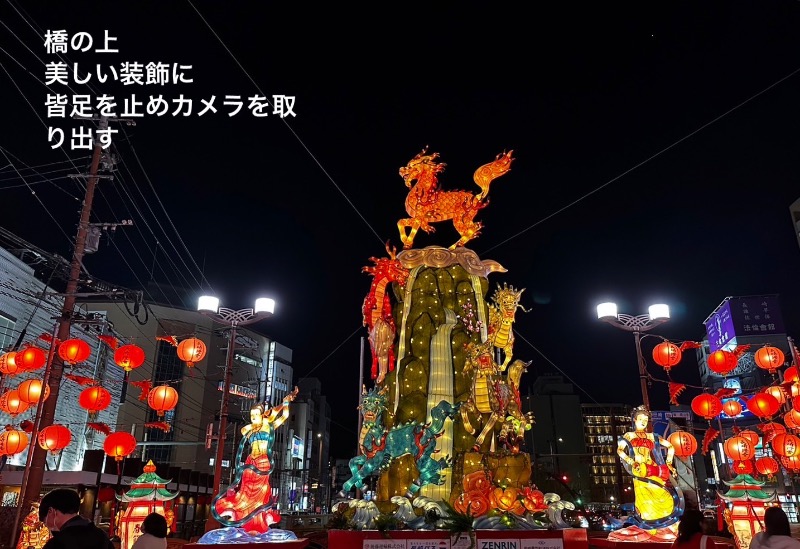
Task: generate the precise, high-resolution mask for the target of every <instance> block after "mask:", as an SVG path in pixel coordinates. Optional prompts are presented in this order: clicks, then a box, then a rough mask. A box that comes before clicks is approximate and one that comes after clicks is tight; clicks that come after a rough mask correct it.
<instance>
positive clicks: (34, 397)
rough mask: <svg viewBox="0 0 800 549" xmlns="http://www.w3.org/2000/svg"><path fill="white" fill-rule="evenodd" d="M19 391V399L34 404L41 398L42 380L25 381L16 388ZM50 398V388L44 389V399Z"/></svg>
mask: <svg viewBox="0 0 800 549" xmlns="http://www.w3.org/2000/svg"><path fill="white" fill-rule="evenodd" d="M17 391H19V398H20V399H21V400H22V401H23V402H27V403H28V404H36V403H37V402H39V398H40V397H41V396H42V380H41V379H27V380H25V381H23V382H22V383H20V384H19V387H17ZM49 396H50V387H45V388H44V399H45V400H47V397H49Z"/></svg>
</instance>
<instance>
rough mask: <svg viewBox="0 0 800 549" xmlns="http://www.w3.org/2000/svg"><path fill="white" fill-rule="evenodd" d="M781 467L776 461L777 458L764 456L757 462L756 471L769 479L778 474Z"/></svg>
mask: <svg viewBox="0 0 800 549" xmlns="http://www.w3.org/2000/svg"><path fill="white" fill-rule="evenodd" d="M779 467H780V465H778V462H777V461H776V460H775V458H772V457H770V456H763V457H760V458H758V459H757V460H756V471H758V472H759V473H760V474H762V475H766V476H768V477H771V476H772V475H774V474H775V473H777V472H778V468H779Z"/></svg>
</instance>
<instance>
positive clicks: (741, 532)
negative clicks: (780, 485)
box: [720, 474, 777, 549]
mask: <svg viewBox="0 0 800 549" xmlns="http://www.w3.org/2000/svg"><path fill="white" fill-rule="evenodd" d="M723 482H724V483H725V484H727V485H728V486H729V489H728V491H727V493H725V494H720V497H721V498H722V500H723V501H724V502H725V503H727V504H728V507H729V508H728V509H725V511H724V516H725V522H727V524H728V528H729V529H730V530H732V531H733V535H734V536H735V537H736V546H737V548H738V549H749V548H750V541H751V540H752V539H753V536H754V535H756V534H757V533H758V532H760V531H761V530H763V526H762V525H763V524H764V512H765V511H766V508H767V507H768V506H769V505H770V504H771V503H772V502H773V501H775V500H776V499H777V496H776V494H775V492H771V493H770V492H766V491H764V484H766V483H765V482H764V481H760V480H756V479H754V478H753V477H751V476H750V475H747V474H741V475H737V476H736V478H734V479H732V480H730V481H727V480H723Z"/></svg>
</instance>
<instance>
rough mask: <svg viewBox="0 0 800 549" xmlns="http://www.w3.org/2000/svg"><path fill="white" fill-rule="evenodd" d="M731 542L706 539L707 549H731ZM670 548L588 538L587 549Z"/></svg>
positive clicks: (661, 543)
mask: <svg viewBox="0 0 800 549" xmlns="http://www.w3.org/2000/svg"><path fill="white" fill-rule="evenodd" d="M732 545H733V541H732V540H731V541H727V542H723V541H721V540H717V539H713V537H710V538H709V539H708V543H707V548H708V549H731V546H732ZM667 547H672V543H669V542H657V541H612V540H608V539H605V538H589V549H665V548H667Z"/></svg>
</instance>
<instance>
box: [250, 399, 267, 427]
mask: <svg viewBox="0 0 800 549" xmlns="http://www.w3.org/2000/svg"><path fill="white" fill-rule="evenodd" d="M250 423H251V424H253V425H255V426H256V427H259V426H261V424H262V423H264V406H263V405H262V404H256V405H255V406H253V407H252V408H250Z"/></svg>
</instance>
